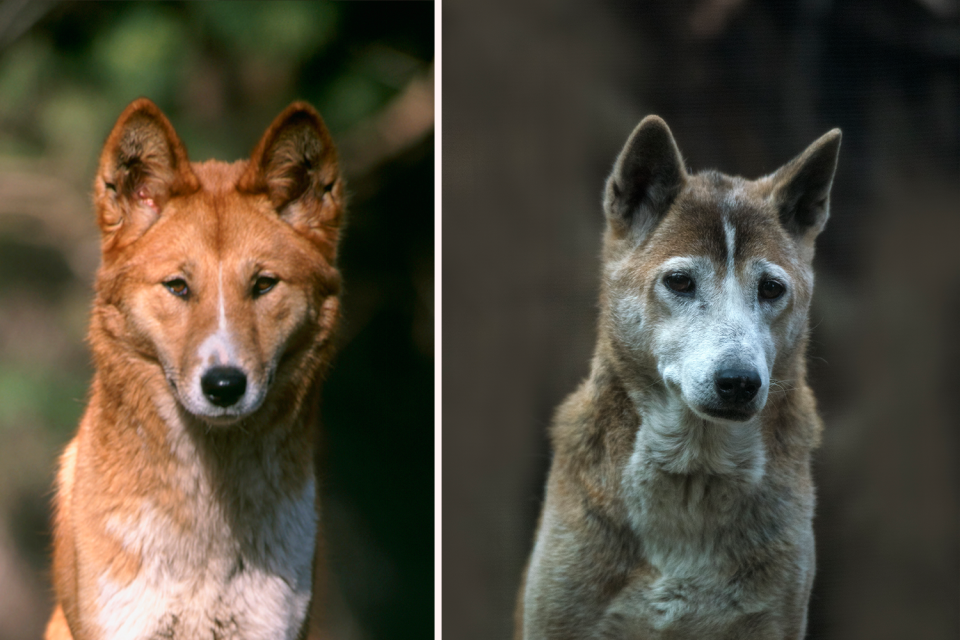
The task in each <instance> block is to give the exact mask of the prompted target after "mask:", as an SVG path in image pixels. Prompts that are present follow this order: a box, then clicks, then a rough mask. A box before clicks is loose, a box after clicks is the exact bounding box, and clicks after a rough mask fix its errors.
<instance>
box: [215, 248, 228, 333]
mask: <svg viewBox="0 0 960 640" xmlns="http://www.w3.org/2000/svg"><path fill="white" fill-rule="evenodd" d="M217 293H218V294H219V301H218V304H219V316H218V324H217V329H218V330H219V331H226V330H227V310H226V306H225V305H224V304H223V263H222V262H221V263H219V264H218V265H217Z"/></svg>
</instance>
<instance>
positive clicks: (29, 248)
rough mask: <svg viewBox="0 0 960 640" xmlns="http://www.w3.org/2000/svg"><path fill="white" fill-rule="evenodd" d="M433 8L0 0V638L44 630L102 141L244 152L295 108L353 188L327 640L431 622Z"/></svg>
mask: <svg viewBox="0 0 960 640" xmlns="http://www.w3.org/2000/svg"><path fill="white" fill-rule="evenodd" d="M433 16H434V7H433V4H432V3H430V2H384V3H380V2H364V3H325V2H279V1H273V2H196V3H192V2H191V3H179V2H176V3H174V2H163V3H161V2H150V3H94V2H77V3H74V2H45V1H27V0H5V1H3V2H0V640H20V639H24V640H26V639H27V638H31V639H33V638H38V637H40V634H41V630H42V628H43V625H44V622H45V619H46V617H47V616H48V615H49V612H50V607H51V603H50V587H49V581H48V578H47V570H48V547H49V544H50V536H49V524H48V518H49V499H50V486H51V482H52V479H53V473H54V468H55V458H56V456H57V455H58V453H59V452H60V450H61V449H62V447H63V445H64V444H65V443H66V441H67V439H68V438H69V437H70V436H71V434H72V432H73V430H74V428H75V426H76V423H77V419H78V418H79V416H80V413H81V412H82V410H83V406H84V398H85V395H86V388H87V384H88V381H89V378H90V375H91V370H90V361H89V357H88V352H87V349H86V346H85V345H84V343H83V340H84V335H85V332H86V323H87V316H88V310H89V304H90V300H91V296H92V290H91V284H92V279H93V273H94V270H95V269H96V267H97V263H98V259H99V256H98V235H97V230H96V227H95V225H94V218H93V213H92V209H91V206H90V203H89V195H88V194H89V193H90V185H91V184H92V181H93V172H94V169H95V166H96V161H97V158H98V156H99V153H100V147H101V145H102V144H103V141H104V139H105V138H106V135H107V133H108V132H109V130H110V128H111V126H112V124H113V122H114V121H115V119H116V117H117V116H118V115H119V114H120V112H121V111H122V110H123V108H124V107H125V106H126V105H127V103H129V102H130V101H131V100H133V99H134V98H137V97H139V96H147V97H149V98H151V99H152V100H154V101H155V102H156V103H157V104H158V105H159V106H160V108H161V109H163V110H164V112H165V113H166V114H167V116H168V117H169V118H170V120H171V121H172V122H173V125H174V127H175V128H176V130H177V132H178V133H179V134H180V136H181V138H182V139H183V140H184V142H185V143H186V146H187V149H188V151H189V154H190V156H191V158H192V159H193V160H205V159H207V158H211V157H215V158H218V159H222V160H235V159H239V158H245V157H247V156H248V155H249V153H250V151H251V150H252V148H253V146H254V144H255V143H256V142H257V140H258V139H259V138H260V136H261V135H262V133H263V131H264V130H265V129H266V127H267V126H268V125H269V124H270V122H271V121H272V120H273V118H274V117H275V116H276V115H277V114H279V113H280V111H281V110H282V109H283V108H284V107H285V106H286V105H287V104H288V103H290V102H291V101H293V100H296V99H305V100H307V101H309V102H311V103H312V104H313V105H314V106H316V107H317V108H318V109H319V110H320V112H321V113H322V114H323V116H324V118H325V119H326V122H327V124H328V126H329V128H330V129H331V132H332V133H333V136H334V138H335V140H336V141H337V143H338V145H339V146H340V150H341V159H342V164H343V168H344V171H345V173H346V176H347V185H348V189H349V192H350V206H349V210H348V228H347V231H346V234H345V236H344V239H343V243H342V245H341V247H342V252H341V263H340V264H341V268H342V272H343V276H344V281H345V293H344V321H343V324H342V332H341V336H340V338H341V340H340V351H339V355H338V357H337V360H336V362H335V363H334V366H333V369H332V371H331V374H330V376H329V380H328V382H327V384H326V386H325V388H324V398H323V405H322V416H323V433H324V445H325V446H324V450H323V453H322V458H323V461H322V462H323V464H322V475H323V495H324V498H323V516H322V519H323V523H324V528H325V531H326V534H327V542H328V544H327V547H328V548H327V553H328V558H329V566H330V574H331V576H330V579H329V589H328V591H327V596H326V599H327V601H328V602H327V610H328V611H329V615H328V617H329V624H330V627H331V628H332V630H333V632H334V633H333V634H332V635H333V637H336V638H343V639H363V638H424V637H429V636H430V635H431V633H432V629H433V620H434V615H433V577H434V571H433V531H434V528H433V435H434V430H433V407H434V401H433V298H434V296H433V270H434V263H433V247H434V241H433V225H434V210H433V209H434V207H433V198H434V186H433V185H434V162H433V147H434V142H433V98H434V96H433V59H434V47H433V41H434V18H433Z"/></svg>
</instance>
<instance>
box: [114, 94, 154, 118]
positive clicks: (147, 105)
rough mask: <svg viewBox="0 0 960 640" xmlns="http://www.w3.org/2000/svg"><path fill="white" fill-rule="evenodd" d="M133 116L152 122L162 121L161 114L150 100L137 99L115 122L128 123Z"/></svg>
mask: <svg viewBox="0 0 960 640" xmlns="http://www.w3.org/2000/svg"><path fill="white" fill-rule="evenodd" d="M134 116H146V117H148V118H151V119H153V120H163V119H164V115H163V112H162V111H161V110H160V107H158V106H157V105H156V104H154V102H153V101H152V100H151V99H150V98H137V99H136V100H134V101H133V102H131V103H130V104H128V105H127V108H126V109H124V110H123V113H121V114H120V116H119V117H118V118H117V122H118V123H121V122H128V121H130V120H131V119H132V118H133V117H134Z"/></svg>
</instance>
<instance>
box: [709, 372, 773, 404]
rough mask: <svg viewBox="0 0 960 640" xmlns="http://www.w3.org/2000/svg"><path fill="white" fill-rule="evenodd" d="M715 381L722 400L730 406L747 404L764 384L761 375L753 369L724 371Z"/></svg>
mask: <svg viewBox="0 0 960 640" xmlns="http://www.w3.org/2000/svg"><path fill="white" fill-rule="evenodd" d="M714 381H715V382H716V385H717V394H718V395H719V396H720V399H721V400H723V401H724V402H728V403H730V404H747V403H748V402H750V401H751V400H753V398H754V396H756V395H757V391H759V390H760V385H762V384H763V381H762V380H760V374H759V373H757V372H756V371H754V370H752V369H722V370H720V371H718V372H717V375H716V376H715V378H714Z"/></svg>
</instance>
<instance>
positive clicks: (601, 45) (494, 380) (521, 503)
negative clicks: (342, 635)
mask: <svg viewBox="0 0 960 640" xmlns="http://www.w3.org/2000/svg"><path fill="white" fill-rule="evenodd" d="M442 30H443V43H444V50H443V56H444V57H443V62H444V70H445V72H444V77H443V99H444V101H443V116H444V132H443V133H444V136H443V225H444V226H443V237H442V242H443V291H442V294H443V295H442V301H443V310H444V314H443V330H444V333H443V335H444V342H443V374H442V375H443V435H444V439H443V452H442V453H443V490H444V491H443V631H444V634H445V636H446V637H448V638H457V639H463V640H469V639H473V638H476V639H481V638H482V639H487V638H505V637H509V633H510V629H511V620H510V616H511V611H512V609H513V602H514V598H515V595H516V588H517V584H518V579H519V576H520V571H521V568H522V565H523V563H524V561H525V558H526V556H527V554H528V553H529V550H530V547H531V543H532V535H533V527H534V524H535V518H536V515H537V513H538V510H539V506H540V500H541V497H542V490H543V489H542V488H543V483H544V479H545V473H546V469H547V465H548V461H549V452H548V448H547V444H546V428H547V426H548V424H549V421H550V418H551V414H552V412H553V409H554V407H555V406H556V405H557V403H558V402H559V401H560V400H561V399H562V398H563V397H564V396H565V395H566V394H567V393H569V392H570V391H572V390H573V389H574V388H575V386H576V384H577V383H578V381H579V380H580V379H581V378H582V377H583V376H584V375H585V374H586V373H587V371H588V360H589V357H590V355H591V351H592V348H593V341H594V319H595V314H596V297H597V283H598V252H599V241H600V233H601V228H602V212H601V209H600V193H601V186H602V184H603V180H604V177H605V175H606V173H607V171H608V170H609V168H610V167H611V166H612V164H613V160H614V158H615V157H616V154H617V153H618V151H619V150H620V148H621V146H622V144H623V143H624V141H625V140H626V137H627V135H628V134H629V133H630V131H631V130H632V128H633V127H634V126H635V125H636V123H637V122H638V121H639V120H640V119H641V118H642V117H643V116H644V115H646V114H649V113H657V114H659V115H661V116H663V117H664V118H665V119H666V121H667V122H668V123H669V124H670V126H671V128H672V129H673V132H674V135H675V136H676V139H677V142H678V144H679V146H680V149H681V151H682V152H683V154H684V156H685V158H686V160H687V162H688V166H689V167H690V168H692V169H695V170H697V169H706V168H718V169H721V170H723V171H726V172H728V173H738V174H741V175H744V176H747V177H757V176H759V175H762V174H765V173H767V172H769V171H772V170H773V169H775V168H777V167H779V166H780V165H781V164H782V163H783V162H785V161H787V160H788V159H790V158H791V157H793V156H794V155H795V154H797V153H799V152H800V151H801V150H802V149H803V148H804V147H805V146H806V145H807V144H809V143H810V142H812V141H813V140H814V139H815V138H816V137H817V136H819V135H820V134H822V133H823V132H825V131H827V130H828V129H830V128H831V127H835V126H839V127H841V128H842V129H843V144H842V148H841V151H840V166H839V169H838V172H837V176H836V181H835V183H834V192H833V201H832V219H831V221H830V223H829V224H828V226H827V229H826V231H825V232H824V234H823V235H822V236H821V238H820V242H819V253H818V256H817V264H816V267H817V273H818V276H817V278H818V280H817V289H816V295H815V301H814V305H813V309H812V314H811V326H812V327H813V334H812V346H811V353H810V361H811V369H810V378H811V383H812V385H813V387H814V389H815V390H816V392H817V395H818V398H819V400H820V404H821V410H822V414H823V416H824V418H825V420H826V424H827V431H826V437H825V440H824V443H823V447H822V449H821V450H820V451H819V453H818V455H817V457H816V463H815V464H816V477H817V480H818V485H819V505H818V509H817V515H816V521H815V526H816V530H817V536H818V537H817V546H818V575H817V580H816V584H815V588H814V595H813V600H812V603H811V608H810V626H809V637H810V638H823V639H831V640H833V639H844V640H848V639H864V640H866V639H870V640H882V639H890V640H900V639H903V638H923V639H940V638H944V639H954V638H957V637H960V615H958V609H960V563H958V559H960V558H958V553H957V552H958V539H960V538H958V533H960V531H958V504H960V502H958V497H960V496H958V490H960V482H958V480H960V478H958V475H960V473H958V471H960V455H958V453H960V452H958V440H960V437H958V434H960V430H958V427H960V419H958V414H960V402H958V397H960V374H958V371H960V366H958V365H957V361H958V358H960V348H958V347H960V341H958V338H957V331H958V325H960V140H958V138H960V134H958V125H960V28H958V7H957V2H956V0H877V1H868V0H680V1H676V2H652V1H637V2H614V1H611V0H599V1H594V2H590V1H588V0H566V1H564V2H555V1H552V0H527V1H525V2H517V1H513V0H489V1H487V2H478V1H474V0H448V1H447V2H445V3H444V5H443V24H442Z"/></svg>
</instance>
